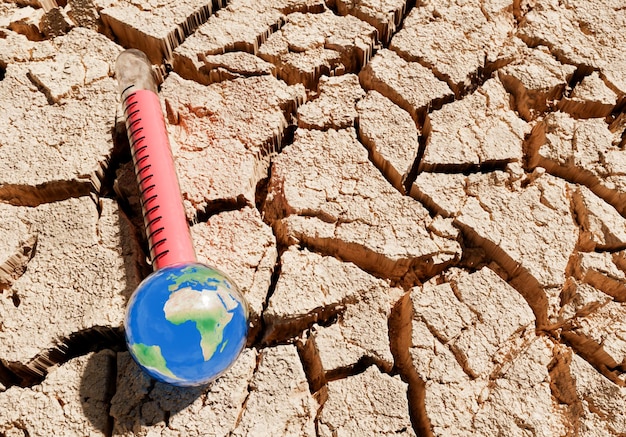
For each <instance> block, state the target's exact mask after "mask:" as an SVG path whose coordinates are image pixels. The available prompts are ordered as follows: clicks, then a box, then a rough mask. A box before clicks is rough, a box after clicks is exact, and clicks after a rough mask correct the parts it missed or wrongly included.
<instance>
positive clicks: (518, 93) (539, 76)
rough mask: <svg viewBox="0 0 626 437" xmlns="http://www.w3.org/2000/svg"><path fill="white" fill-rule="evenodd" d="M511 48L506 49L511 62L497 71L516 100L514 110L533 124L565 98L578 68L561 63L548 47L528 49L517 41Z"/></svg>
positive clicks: (515, 40) (506, 57)
mask: <svg viewBox="0 0 626 437" xmlns="http://www.w3.org/2000/svg"><path fill="white" fill-rule="evenodd" d="M510 45H511V47H506V48H505V49H504V51H505V52H507V53H506V55H504V57H505V59H509V60H510V61H509V63H508V64H507V65H506V66H504V67H503V68H501V69H500V70H498V77H499V78H500V80H501V81H502V83H503V84H504V86H505V87H506V89H507V91H509V92H510V93H511V94H513V96H514V97H515V109H516V110H517V111H518V112H519V114H520V115H521V116H522V118H524V120H526V121H531V120H533V119H534V118H535V117H536V115H537V114H541V113H543V112H545V111H547V110H548V109H549V107H550V106H551V105H553V101H555V100H559V99H561V98H562V97H563V94H564V92H565V90H566V89H567V87H568V84H569V82H570V80H571V79H572V76H573V75H574V72H575V71H576V67H574V66H573V65H565V64H561V63H560V62H559V61H557V60H556V59H555V58H554V57H553V56H552V54H551V53H550V51H549V50H548V48H547V47H543V46H538V47H534V48H529V47H528V46H526V45H525V44H524V43H523V42H521V41H520V40H518V39H514V40H513V42H512V43H511V44H510ZM510 52H512V53H510Z"/></svg>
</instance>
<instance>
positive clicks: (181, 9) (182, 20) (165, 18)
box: [94, 0, 226, 64]
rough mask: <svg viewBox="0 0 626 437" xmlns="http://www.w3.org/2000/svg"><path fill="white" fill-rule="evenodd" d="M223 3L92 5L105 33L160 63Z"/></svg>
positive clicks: (115, 0)
mask: <svg viewBox="0 0 626 437" xmlns="http://www.w3.org/2000/svg"><path fill="white" fill-rule="evenodd" d="M225 4H226V1H225V0H185V1H167V0H166V1H161V2H151V1H149V0H145V1H141V0H140V1H126V0H96V1H95V4H94V9H96V10H99V15H100V17H101V19H102V22H103V24H104V26H105V32H106V33H107V34H110V35H112V36H113V37H114V38H115V39H116V40H117V41H119V42H120V44H121V45H123V46H124V47H134V48H137V49H139V50H141V51H143V52H144V53H145V54H146V55H147V56H148V58H150V60H151V61H152V62H153V63H154V64H160V63H162V62H163V61H164V60H170V59H171V57H172V50H173V49H174V48H175V47H177V46H178V45H179V44H181V43H182V42H183V41H184V40H185V38H186V37H187V36H189V35H190V34H192V33H193V32H194V30H196V29H197V28H198V26H200V25H201V24H202V23H204V22H205V21H206V20H207V19H208V18H209V16H210V15H211V14H212V13H213V12H214V11H215V10H217V9H219V8H221V7H223V6H225ZM97 13H98V12H96V14H97Z"/></svg>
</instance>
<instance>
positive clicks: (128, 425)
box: [81, 352, 211, 435]
mask: <svg viewBox="0 0 626 437" xmlns="http://www.w3.org/2000/svg"><path fill="white" fill-rule="evenodd" d="M111 369H113V367H111ZM85 375H86V376H88V375H89V374H88V373H87V372H85ZM108 381H109V386H108V392H109V393H111V396H110V397H109V399H108V400H107V404H108V406H109V408H108V412H107V417H106V419H107V422H106V427H105V428H100V429H101V430H102V431H103V432H105V433H108V434H107V435H112V434H111V433H125V432H131V433H132V432H134V431H136V430H137V429H138V428H139V427H145V426H155V425H157V424H159V423H160V422H162V423H163V424H164V425H165V426H168V425H169V420H170V417H171V416H173V415H176V414H177V413H179V412H180V411H182V410H184V409H185V408H187V407H188V406H189V405H191V404H193V403H194V402H195V401H196V400H197V399H198V398H199V397H201V396H202V395H203V394H204V393H206V391H207V390H209V389H210V387H211V386H210V385H208V386H203V387H175V386H172V385H169V384H163V383H160V382H157V381H155V380H154V379H152V378H150V377H149V376H148V375H147V374H146V373H144V372H143V371H142V370H141V369H140V368H139V366H138V365H137V364H136V363H135V361H134V360H133V359H132V358H131V357H130V354H128V353H127V352H121V353H118V354H117V359H116V362H115V366H114V370H113V371H112V375H111V377H110V378H109V379H108ZM89 384H90V381H89V380H87V379H85V381H83V385H84V386H85V388H87V387H88V385H89ZM81 394H82V390H81ZM83 407H84V412H85V415H86V416H87V417H88V418H89V419H90V420H91V423H92V424H93V425H94V426H97V424H102V423H103V421H102V420H101V418H100V417H97V416H96V415H94V414H93V413H94V412H96V413H97V411H98V410H97V409H96V410H90V405H88V404H83ZM90 414H92V416H91V417H90V416H89V415H90Z"/></svg>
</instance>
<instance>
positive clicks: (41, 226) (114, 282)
mask: <svg viewBox="0 0 626 437" xmlns="http://www.w3.org/2000/svg"><path fill="white" fill-rule="evenodd" d="M0 211H1V212H0V217H2V219H0V221H1V222H2V223H5V222H6V221H7V218H8V220H9V223H11V222H13V223H16V224H17V225H18V227H17V228H13V227H4V226H3V227H2V228H0V229H1V231H0V232H2V234H3V235H2V237H1V238H0V239H1V240H4V241H6V240H8V241H22V242H24V241H26V242H28V241H30V242H32V244H33V245H32V246H31V247H27V249H28V256H27V257H24V258H22V259H23V261H24V262H26V263H27V264H26V265H25V266H19V267H22V271H23V274H22V275H21V276H19V277H17V278H12V281H11V283H9V284H6V283H5V284H6V285H8V287H7V288H6V289H3V292H2V299H0V318H1V319H2V330H0V357H2V359H4V360H7V361H18V362H21V363H26V362H27V361H28V360H29V359H31V358H33V357H34V356H35V355H37V354H38V353H40V352H43V351H45V350H47V349H50V348H52V347H53V346H55V342H56V340H57V339H58V338H59V337H66V336H68V335H70V334H72V333H74V332H77V331H80V330H83V329H87V328H91V327H94V326H119V325H120V324H121V322H122V319H123V317H124V308H125V305H126V301H127V299H128V298H129V297H130V294H131V293H132V292H133V290H134V289H135V287H136V286H137V285H138V283H139V279H140V278H139V272H138V270H137V262H138V258H139V256H138V253H139V250H138V248H137V247H136V246H135V243H134V242H133V238H132V233H131V230H130V228H129V223H128V221H127V219H126V218H125V217H124V215H123V214H122V213H121V212H120V211H119V209H118V208H117V205H116V204H115V203H114V202H113V201H111V200H110V199H101V210H100V211H98V209H97V208H96V205H95V204H94V202H93V201H92V200H91V199H90V198H89V197H81V198H78V199H69V200H65V201H61V202H54V203H50V204H44V205H40V206H39V207H37V208H25V207H15V206H9V205H3V204H0ZM5 217H6V218H5ZM13 217H16V218H17V219H18V220H19V221H18V220H14V219H12V218H13ZM20 222H21V223H20ZM33 236H34V237H35V238H31V237H33ZM13 239H15V240H13ZM20 250H25V249H22V248H20ZM3 262H4V260H3ZM6 285H3V286H2V288H4V287H6Z"/></svg>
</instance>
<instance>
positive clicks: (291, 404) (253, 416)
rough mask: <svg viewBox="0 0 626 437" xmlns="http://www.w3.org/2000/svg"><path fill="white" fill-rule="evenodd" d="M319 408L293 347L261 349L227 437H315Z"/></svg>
mask: <svg viewBox="0 0 626 437" xmlns="http://www.w3.org/2000/svg"><path fill="white" fill-rule="evenodd" d="M318 408H319V405H318V403H317V401H316V400H315V399H314V398H313V395H312V394H311V393H310V392H309V386H308V382H307V379H306V374H305V373H304V369H303V368H302V363H301V362H300V358H299V356H298V353H297V351H296V348H295V346H291V345H287V346H276V347H272V348H267V349H264V350H263V351H262V352H261V354H260V360H259V364H258V367H257V370H256V372H255V373H254V376H253V378H252V381H251V385H250V394H249V396H248V398H247V399H246V408H245V410H244V411H243V413H242V415H241V417H240V420H239V422H238V424H237V426H236V427H235V428H234V429H233V431H232V433H231V434H230V435H233V436H249V435H284V436H288V435H293V436H296V435H297V436H303V437H309V436H310V437H313V436H316V432H315V423H314V421H315V416H316V415H317V410H318Z"/></svg>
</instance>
